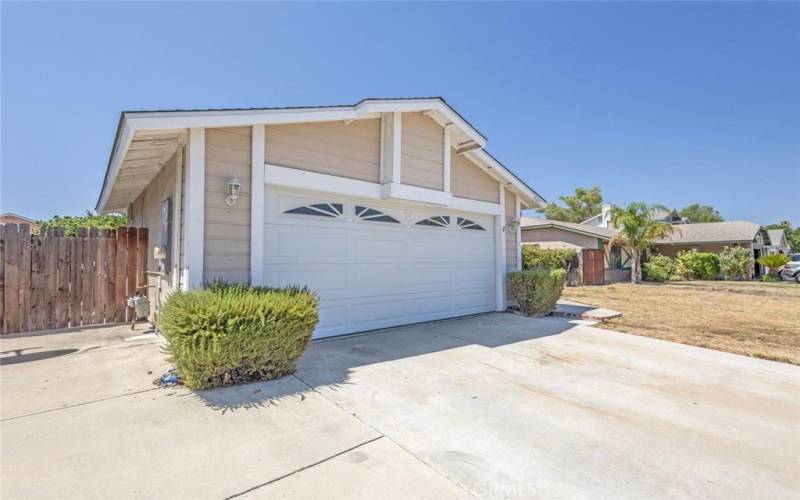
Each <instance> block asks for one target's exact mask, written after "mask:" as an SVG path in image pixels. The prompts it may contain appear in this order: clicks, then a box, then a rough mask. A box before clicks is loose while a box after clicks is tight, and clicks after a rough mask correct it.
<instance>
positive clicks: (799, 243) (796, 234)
mask: <svg viewBox="0 0 800 500" xmlns="http://www.w3.org/2000/svg"><path fill="white" fill-rule="evenodd" d="M764 229H783V231H784V232H785V233H786V242H787V243H789V248H790V249H791V252H792V253H800V227H796V228H794V229H792V223H791V222H789V221H788V220H784V221H781V222H779V223H777V224H770V225H769V226H764Z"/></svg>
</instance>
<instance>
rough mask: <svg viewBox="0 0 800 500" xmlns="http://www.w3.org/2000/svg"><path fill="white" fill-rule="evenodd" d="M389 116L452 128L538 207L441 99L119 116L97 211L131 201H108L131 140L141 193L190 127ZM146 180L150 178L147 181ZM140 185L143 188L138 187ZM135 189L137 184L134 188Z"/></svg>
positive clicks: (533, 195)
mask: <svg viewBox="0 0 800 500" xmlns="http://www.w3.org/2000/svg"><path fill="white" fill-rule="evenodd" d="M389 112H427V113H430V115H429V116H430V117H431V118H432V119H434V120H435V121H437V122H438V123H439V124H440V125H441V126H447V125H451V126H452V127H453V128H452V129H450V130H452V131H453V132H452V134H453V137H454V140H453V145H454V147H456V149H461V150H462V153H463V154H466V155H469V157H470V158H471V159H473V160H475V161H476V162H477V163H478V164H479V166H481V168H483V169H485V170H486V171H487V172H492V173H493V175H495V176H497V177H499V178H500V179H501V180H502V181H503V182H506V183H507V184H508V186H509V187H513V188H514V189H515V190H516V191H517V192H518V193H520V194H521V195H522V196H523V198H524V199H525V200H526V203H527V204H528V205H530V206H541V205H544V203H546V201H545V199H544V198H542V196H540V195H539V193H537V192H536V191H534V190H533V188H531V187H530V186H528V185H527V184H526V183H525V182H524V181H522V180H521V179H520V178H519V177H517V176H516V175H514V174H513V173H512V172H511V171H510V170H508V168H506V167H505V165H503V164H502V163H500V162H499V161H498V160H497V159H495V158H494V157H493V156H491V155H490V154H489V153H488V152H487V151H486V150H485V147H486V137H485V136H484V135H483V134H481V133H480V132H479V131H478V130H477V129H476V128H475V127H473V126H472V124H471V123H469V121H467V120H466V119H465V118H464V117H463V116H461V115H460V114H459V113H458V112H457V111H456V110H455V109H453V108H452V107H451V106H450V105H449V104H448V103H447V101H445V100H444V99H443V98H441V97H402V98H368V99H363V100H361V101H359V102H357V103H355V104H344V105H333V106H305V107H272V108H218V109H194V110H178V109H174V110H150V111H123V112H122V113H121V114H120V119H119V123H118V125H117V131H116V135H115V138H114V144H113V146H112V148H111V153H110V155H109V159H108V164H107V166H106V173H105V176H104V178H103V185H102V187H101V189H100V195H99V197H98V200H97V205H96V207H95V208H96V210H97V211H98V212H100V213H106V212H109V211H113V210H119V209H122V208H124V207H125V206H127V203H129V202H130V201H132V199H133V198H135V195H132V193H134V192H135V191H136V190H137V189H139V188H138V187H134V188H130V187H129V188H126V189H125V190H123V192H122V194H121V195H119V196H115V197H114V199H113V200H112V201H111V202H109V199H110V198H111V195H112V190H113V188H114V185H115V182H116V180H117V176H118V174H119V172H120V169H121V168H122V167H123V163H124V162H125V161H126V155H127V153H128V149H129V147H130V145H131V143H132V142H134V140H136V141H137V142H141V143H146V144H143V146H146V147H148V148H153V149H151V150H150V151H151V152H152V153H151V154H148V157H147V158H145V159H144V160H142V159H136V160H131V161H136V162H139V163H138V165H142V162H143V161H145V162H146V167H147V170H148V174H147V175H138V178H137V182H138V183H139V184H141V186H140V187H141V189H144V186H146V185H147V183H148V182H149V181H150V179H152V177H153V176H155V172H157V171H158V170H159V169H160V168H161V166H163V164H164V163H165V162H166V161H167V160H169V158H170V157H171V155H172V152H174V151H175V149H177V146H178V144H180V143H181V141H182V140H184V138H183V135H184V132H185V131H186V130H187V129H189V128H194V127H198V128H209V127H237V126H239V127H241V126H251V125H257V124H267V125H269V124H288V123H304V122H322V121H350V120H357V119H365V118H377V117H379V116H380V114H381V113H389ZM148 175H149V176H150V177H148ZM142 183H143V184H142ZM137 186H138V185H137Z"/></svg>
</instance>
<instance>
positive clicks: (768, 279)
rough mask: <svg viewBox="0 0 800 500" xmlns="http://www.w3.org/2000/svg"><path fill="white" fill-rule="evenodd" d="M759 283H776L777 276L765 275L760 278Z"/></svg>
mask: <svg viewBox="0 0 800 500" xmlns="http://www.w3.org/2000/svg"><path fill="white" fill-rule="evenodd" d="M761 281H763V282H765V283H773V282H775V281H778V277H777V275H774V274H765V275H764V276H762V277H761Z"/></svg>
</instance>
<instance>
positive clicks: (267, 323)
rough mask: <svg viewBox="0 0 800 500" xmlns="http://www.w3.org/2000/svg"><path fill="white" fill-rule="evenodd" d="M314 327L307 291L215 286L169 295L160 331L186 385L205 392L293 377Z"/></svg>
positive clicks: (315, 307)
mask: <svg viewBox="0 0 800 500" xmlns="http://www.w3.org/2000/svg"><path fill="white" fill-rule="evenodd" d="M318 321H319V313H318V304H317V297H316V295H314V294H313V293H312V292H310V291H308V290H307V289H305V288H292V287H290V288H263V287H247V286H244V285H228V284H224V283H216V284H214V285H211V286H209V287H207V288H204V289H199V290H193V291H189V292H180V291H178V292H175V293H173V294H172V295H170V297H169V299H167V302H166V303H165V304H164V307H163V310H162V314H161V318H160V327H161V330H162V332H163V334H164V336H165V337H166V339H167V341H168V343H169V347H168V350H169V352H170V354H171V361H172V362H173V363H174V364H175V367H176V368H177V369H178V372H179V373H180V375H181V377H182V378H183V381H184V384H186V386H188V387H190V388H193V389H208V388H212V387H219V386H224V385H230V384H236V383H242V382H249V381H253V380H269V379H273V378H278V377H282V376H284V375H288V374H289V373H292V372H293V371H294V370H295V365H296V363H297V360H298V358H299V357H300V355H301V354H302V353H303V351H305V349H306V347H308V344H309V341H310V340H311V334H312V332H313V331H314V328H315V327H316V325H317V322H318Z"/></svg>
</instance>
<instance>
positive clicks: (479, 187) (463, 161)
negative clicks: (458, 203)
mask: <svg viewBox="0 0 800 500" xmlns="http://www.w3.org/2000/svg"><path fill="white" fill-rule="evenodd" d="M450 165H451V166H450V191H451V192H452V193H453V196H458V197H459V198H469V199H470V200H480V201H488V202H491V203H500V183H499V182H497V181H496V180H494V179H493V178H492V177H491V176H490V175H489V174H487V173H486V172H484V171H483V169H481V168H480V167H479V166H477V165H475V164H474V163H473V162H472V161H471V160H470V159H469V158H466V157H465V156H464V155H459V154H456V152H455V150H453V151H452V153H451V155H450Z"/></svg>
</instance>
